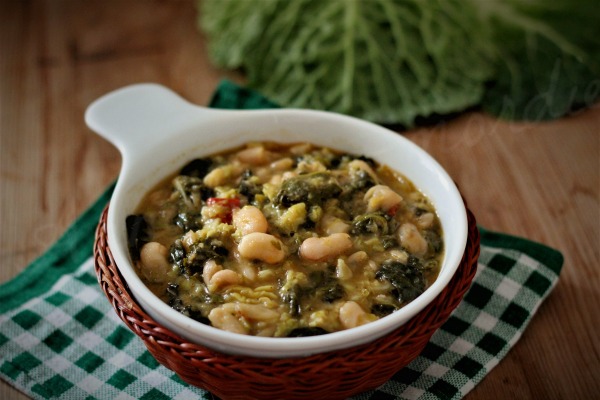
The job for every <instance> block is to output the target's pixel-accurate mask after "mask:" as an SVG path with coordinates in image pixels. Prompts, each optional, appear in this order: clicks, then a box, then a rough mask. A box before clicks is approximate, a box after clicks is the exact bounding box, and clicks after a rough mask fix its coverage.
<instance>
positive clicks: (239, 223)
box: [232, 206, 269, 235]
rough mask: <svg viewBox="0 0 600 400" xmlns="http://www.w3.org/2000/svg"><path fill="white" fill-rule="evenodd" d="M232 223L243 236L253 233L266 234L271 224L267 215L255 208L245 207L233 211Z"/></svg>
mask: <svg viewBox="0 0 600 400" xmlns="http://www.w3.org/2000/svg"><path fill="white" fill-rule="evenodd" d="M232 222H233V226H234V227H235V229H236V230H237V231H238V232H239V233H240V234H241V235H247V234H249V233H253V232H261V233H266V232H267V228H268V227H269V223H268V222H267V219H266V218H265V215H264V214H263V213H262V211H260V209H258V208H257V207H254V206H244V207H243V208H240V209H237V210H234V211H233V216H232Z"/></svg>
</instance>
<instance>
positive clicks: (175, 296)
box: [166, 283, 211, 325]
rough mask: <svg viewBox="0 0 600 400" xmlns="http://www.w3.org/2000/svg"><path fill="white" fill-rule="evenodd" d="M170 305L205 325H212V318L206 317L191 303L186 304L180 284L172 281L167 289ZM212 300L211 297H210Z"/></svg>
mask: <svg viewBox="0 0 600 400" xmlns="http://www.w3.org/2000/svg"><path fill="white" fill-rule="evenodd" d="M166 292H167V297H168V304H169V307H171V308H172V309H174V310H176V311H177V312H180V313H181V314H183V315H185V316H186V317H190V318H192V319H195V320H196V321H198V322H201V323H203V324H205V325H210V320H209V319H208V318H207V317H205V316H204V315H203V314H202V312H201V311H200V310H196V309H193V308H192V307H191V306H190V305H186V304H184V303H183V301H182V300H181V297H179V285H177V284H176V283H170V284H169V285H168V286H167V289H166ZM209 300H211V299H209Z"/></svg>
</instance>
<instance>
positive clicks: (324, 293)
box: [282, 267, 346, 316]
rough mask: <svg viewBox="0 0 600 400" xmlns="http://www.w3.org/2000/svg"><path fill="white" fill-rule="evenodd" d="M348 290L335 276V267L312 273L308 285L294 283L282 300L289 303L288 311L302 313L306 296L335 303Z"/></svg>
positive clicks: (295, 313) (296, 313)
mask: <svg viewBox="0 0 600 400" xmlns="http://www.w3.org/2000/svg"><path fill="white" fill-rule="evenodd" d="M345 294H346V291H345V290H344V287H343V286H342V285H340V283H339V281H338V279H337V277H336V276H335V267H330V268H328V269H326V270H325V271H315V272H313V273H312V274H310V277H309V283H308V285H304V286H303V285H294V286H293V287H292V288H291V289H290V290H288V291H287V292H285V293H283V295H282V301H283V302H284V303H287V304H288V312H289V313H290V315H292V316H298V315H300V314H302V302H303V300H304V299H305V298H313V299H320V300H321V301H323V302H326V303H333V302H334V301H336V300H339V299H342V298H343V297H344V295H345Z"/></svg>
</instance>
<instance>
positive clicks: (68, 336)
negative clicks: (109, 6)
mask: <svg viewBox="0 0 600 400" xmlns="http://www.w3.org/2000/svg"><path fill="white" fill-rule="evenodd" d="M236 91H240V93H243V96H245V99H244V100H243V101H242V102H241V103H236V104H238V105H240V104H241V105H242V106H244V104H245V102H247V101H249V98H250V101H251V102H252V103H253V104H262V103H261V101H258V102H257V100H256V99H252V97H253V96H258V95H257V94H256V93H253V92H249V91H247V90H246V89H241V88H239V87H237V86H235V85H233V84H231V83H229V82H226V83H225V84H222V85H221V86H220V87H219V90H218V91H217V94H216V95H215V98H217V99H224V98H229V99H236V98H238V97H236ZM258 100H260V99H258ZM264 104H266V105H264V106H265V107H266V106H268V103H264ZM111 192H112V187H111V188H109V189H108V190H107V191H106V192H105V193H104V194H103V195H102V196H101V197H100V198H99V199H98V200H97V201H96V202H95V203H94V205H92V206H91V207H90V208H89V209H88V210H87V211H86V212H85V213H84V214H83V215H82V216H81V217H80V218H79V219H78V220H77V221H75V222H74V224H73V225H72V226H71V227H70V228H69V229H68V230H67V232H65V234H64V235H63V236H62V237H61V238H60V239H59V240H58V242H57V243H56V244H55V245H54V246H52V247H51V248H50V249H49V250H48V251H47V252H46V253H45V254H44V255H42V256H41V257H40V258H39V259H37V260H36V261H34V262H33V263H32V264H31V265H30V266H28V267H27V268H26V269H25V271H24V272H23V273H22V274H21V275H19V276H17V277H16V278H15V279H13V280H12V281H10V282H6V283H4V284H2V285H1V286H0V376H1V377H2V378H3V379H4V380H6V381H7V382H9V383H10V384H11V385H13V386H14V387H16V388H17V389H19V390H21V391H22V392H24V393H26V394H27V395H29V396H31V397H32V398H36V399H59V398H60V399H142V400H160V399H181V400H184V399H212V398H213V397H212V396H211V394H210V393H207V392H206V391H204V390H202V389H199V388H196V387H193V386H190V385H188V384H186V383H184V382H183V381H182V380H181V379H179V377H178V376H177V375H176V374H174V373H173V372H172V371H170V370H168V369H167V368H165V367H163V366H161V365H160V364H158V362H157V361H156V360H155V359H154V358H153V357H152V356H151V355H150V353H148V351H147V350H146V348H145V346H144V344H143V343H142V341H141V340H139V338H137V337H136V336H135V335H134V334H133V333H132V332H131V331H129V330H128V329H127V328H126V327H125V326H124V325H123V323H122V322H121V321H120V320H119V319H118V317H117V315H116V314H115V312H114V310H113V309H112V307H111V305H110V304H109V303H108V301H107V300H106V297H105V296H104V293H102V291H101V289H100V287H99V285H98V283H97V279H96V276H95V273H94V268H93V261H92V259H91V253H92V246H93V238H94V230H95V228H96V224H97V222H98V219H99V217H100V213H101V211H102V209H103V208H104V206H105V205H106V203H107V202H108V200H109V198H110V194H111ZM480 231H481V234H482V237H481V245H482V246H481V255H480V258H479V265H478V271H477V274H476V276H475V279H474V281H473V284H472V287H471V289H470V290H469V292H468V293H467V294H466V296H465V298H464V301H463V302H462V303H461V304H460V305H459V307H458V308H457V309H456V310H455V311H454V313H453V314H452V315H451V316H450V318H449V319H448V321H447V322H446V323H445V324H444V325H443V326H442V328H441V329H440V330H438V331H437V332H436V333H435V334H434V335H433V337H432V338H431V341H430V342H429V343H428V345H427V346H426V347H425V349H424V351H423V352H422V354H421V355H420V356H419V357H418V358H416V359H415V360H414V361H413V362H412V363H411V364H409V365H408V366H407V367H406V368H404V369H402V370H401V371H400V372H398V373H397V374H396V375H395V376H393V377H392V378H391V379H390V380H389V381H388V382H387V383H385V384H384V385H382V386H381V387H379V388H377V389H376V390H374V391H371V392H367V393H362V394H360V395H358V396H356V397H355V398H356V399H363V400H367V399H377V400H386V399H459V398H462V397H463V396H464V395H466V394H467V393H468V392H469V391H470V390H471V389H472V388H473V387H475V385H476V384H477V383H478V382H480V381H481V380H482V379H483V377H484V376H485V375H486V374H487V373H488V372H490V371H491V369H492V368H494V366H496V365H497V364H498V363H499V362H500V360H501V359H502V358H503V357H504V356H505V355H506V354H507V353H508V351H509V350H510V348H511V347H512V346H514V345H515V343H516V342H517V341H518V340H519V338H520V337H521V335H522V333H523V331H524V329H525V328H526V327H527V324H528V323H529V321H530V320H531V318H532V316H533V315H534V314H535V312H536V310H537V309H538V307H539V306H540V305H541V303H542V302H543V300H544V299H545V298H546V296H548V294H549V293H550V292H551V290H552V288H553V287H554V286H555V284H556V283H557V281H558V277H559V274H560V270H561V267H562V263H563V258H562V255H561V254H560V253H559V252H558V251H556V250H553V249H551V248H548V247H546V246H544V245H541V244H538V243H534V242H531V241H529V240H526V239H522V238H516V237H512V236H508V235H504V234H499V233H493V232H489V231H486V230H484V229H480Z"/></svg>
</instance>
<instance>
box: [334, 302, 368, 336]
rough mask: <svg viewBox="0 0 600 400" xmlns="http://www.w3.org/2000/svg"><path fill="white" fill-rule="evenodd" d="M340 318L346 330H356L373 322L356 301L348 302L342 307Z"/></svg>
mask: <svg viewBox="0 0 600 400" xmlns="http://www.w3.org/2000/svg"><path fill="white" fill-rule="evenodd" d="M339 318H340V322H341V323H342V326H343V327H344V328H346V329H349V328H355V327H357V326H360V325H363V324H366V323H367V322H370V321H372V320H373V318H372V317H371V316H370V315H369V314H367V313H366V312H365V311H364V310H363V309H362V307H361V306H360V305H358V303H356V302H354V301H347V302H345V303H344V304H343V305H342V307H341V308H340V317H339Z"/></svg>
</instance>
